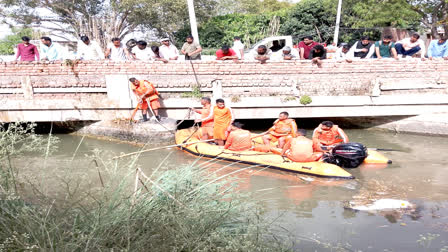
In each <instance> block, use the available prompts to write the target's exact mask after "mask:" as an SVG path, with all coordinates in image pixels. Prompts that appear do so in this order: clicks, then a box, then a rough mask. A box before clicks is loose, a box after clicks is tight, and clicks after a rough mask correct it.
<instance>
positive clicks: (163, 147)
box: [112, 139, 215, 159]
mask: <svg viewBox="0 0 448 252" xmlns="http://www.w3.org/2000/svg"><path fill="white" fill-rule="evenodd" d="M210 141H215V139H209V140H200V141H196V142H191V143H181V144H173V145H167V146H162V147H157V148H152V149H147V150H141V151H136V152H131V153H128V154H124V155H121V156H115V157H113V158H112V159H117V158H122V157H127V156H132V155H135V154H140V153H143V152H148V151H153V150H161V149H165V148H171V147H178V146H181V145H189V144H195V143H205V142H210Z"/></svg>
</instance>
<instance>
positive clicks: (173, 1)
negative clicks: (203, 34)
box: [123, 0, 217, 41]
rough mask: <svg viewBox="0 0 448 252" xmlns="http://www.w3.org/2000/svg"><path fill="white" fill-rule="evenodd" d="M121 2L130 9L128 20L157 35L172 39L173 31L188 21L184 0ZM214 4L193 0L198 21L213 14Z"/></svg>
mask: <svg viewBox="0 0 448 252" xmlns="http://www.w3.org/2000/svg"><path fill="white" fill-rule="evenodd" d="M123 3H124V4H125V5H126V6H127V7H128V8H130V9H132V12H131V15H130V16H129V21H130V22H132V23H136V24H139V25H142V26H143V27H146V28H147V29H151V30H153V31H156V32H157V35H159V36H168V37H170V38H171V39H173V40H174V33H175V32H177V31H178V30H180V29H182V28H183V27H184V26H185V24H186V23H189V16H188V7H187V1H186V0H124V2H123ZM216 5H217V2H216V0H195V1H194V6H195V12H196V19H197V21H198V23H201V22H205V21H206V20H208V19H209V18H210V17H212V16H214V15H215V14H216ZM183 40H184V39H182V41H183Z"/></svg>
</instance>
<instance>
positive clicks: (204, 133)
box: [192, 97, 213, 140]
mask: <svg viewBox="0 0 448 252" xmlns="http://www.w3.org/2000/svg"><path fill="white" fill-rule="evenodd" d="M201 105H202V109H195V108H192V110H193V112H196V113H198V114H201V118H202V119H205V118H207V117H208V116H209V115H210V110H211V106H212V105H211V100H210V98H208V97H202V99H201ZM200 131H201V132H200V133H199V134H200V136H201V137H200V138H201V139H202V140H207V139H210V138H211V137H213V119H208V120H206V121H202V123H201V129H200Z"/></svg>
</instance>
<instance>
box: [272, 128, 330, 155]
mask: <svg viewBox="0 0 448 252" xmlns="http://www.w3.org/2000/svg"><path fill="white" fill-rule="evenodd" d="M296 134H297V137H294V138H289V139H288V140H287V141H286V143H285V146H283V149H279V148H271V151H272V152H273V153H275V154H279V155H282V156H285V157H287V158H289V159H290V160H291V161H293V162H313V161H317V160H319V159H320V158H321V157H322V155H323V153H322V152H314V150H313V141H312V140H311V139H308V138H306V137H305V135H306V131H305V130H304V129H299V130H297V133H296Z"/></svg>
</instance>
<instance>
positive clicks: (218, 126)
mask: <svg viewBox="0 0 448 252" xmlns="http://www.w3.org/2000/svg"><path fill="white" fill-rule="evenodd" d="M232 120H233V115H232V111H231V110H230V108H227V107H224V108H222V109H221V108H219V107H218V106H215V107H214V108H213V122H214V125H213V138H214V139H215V140H226V138H227V136H226V131H227V128H228V127H229V125H230V123H231V122H232Z"/></svg>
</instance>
